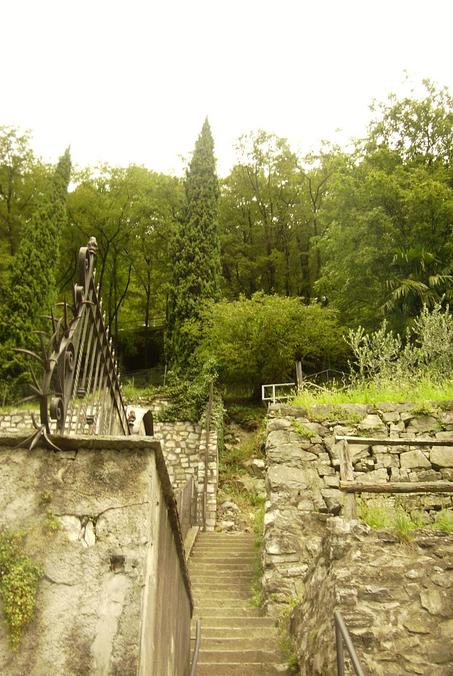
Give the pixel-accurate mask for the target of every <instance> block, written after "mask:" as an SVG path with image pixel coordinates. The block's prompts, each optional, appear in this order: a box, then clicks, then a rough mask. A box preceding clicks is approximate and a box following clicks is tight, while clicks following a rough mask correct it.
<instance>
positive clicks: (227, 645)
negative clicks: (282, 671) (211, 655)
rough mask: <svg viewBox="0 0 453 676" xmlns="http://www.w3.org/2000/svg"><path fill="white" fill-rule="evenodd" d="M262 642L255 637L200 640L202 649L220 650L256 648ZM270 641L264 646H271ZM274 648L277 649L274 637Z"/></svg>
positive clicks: (204, 638)
mask: <svg viewBox="0 0 453 676" xmlns="http://www.w3.org/2000/svg"><path fill="white" fill-rule="evenodd" d="M260 644H262V641H261V640H260V639H257V638H256V637H253V636H252V637H250V636H249V637H247V638H243V637H242V638H236V637H235V638H206V637H203V638H202V640H201V648H202V650H221V651H230V652H231V651H232V650H236V651H241V650H256V648H257V646H258V647H259V645H260ZM271 644H272V641H266V647H267V648H271ZM275 650H278V643H277V640H276V639H275Z"/></svg>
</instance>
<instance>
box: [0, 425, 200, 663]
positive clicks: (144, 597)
mask: <svg viewBox="0 0 453 676" xmlns="http://www.w3.org/2000/svg"><path fill="white" fill-rule="evenodd" d="M22 438H23V437H22ZM19 440H20V437H19V436H18V435H3V436H2V437H0V466H1V473H2V485H1V490H0V525H1V527H3V528H8V529H11V530H19V529H21V530H25V531H26V533H27V537H26V549H27V552H28V553H29V555H30V556H32V557H33V558H34V559H35V560H37V561H39V562H40V563H41V564H42V566H43V569H44V576H43V578H42V580H41V582H40V585H39V591H38V597H37V607H36V610H35V613H34V617H33V620H32V622H31V623H30V624H29V625H28V627H27V628H26V629H25V632H24V636H23V639H22V642H21V645H20V647H19V649H18V651H17V653H12V652H11V649H10V647H9V645H8V635H7V629H6V627H5V624H4V622H0V673H4V674H8V676H19V675H20V676H22V675H23V674H31V675H34V676H42V675H43V674H49V675H53V674H55V675H56V674H65V676H72V675H74V676H75V675H78V676H81V675H82V674H84V675H85V674H96V675H98V674H99V675H100V674H115V675H118V676H119V675H120V674H121V676H128V675H132V674H134V675H135V674H137V673H140V674H143V675H145V674H146V676H148V674H152V675H154V676H161V674H164V673H165V674H174V675H175V676H180V675H184V674H186V673H187V670H188V666H189V665H188V660H189V641H190V637H189V629H190V616H191V610H192V601H191V595H190V585H189V581H188V575H187V569H186V566H185V561H184V551H183V546H182V542H181V538H180V533H179V527H178V519H177V515H176V510H175V503H174V498H173V494H172V490H171V486H170V482H169V478H168V474H167V472H166V468H165V462H164V459H163V457H162V454H161V450H160V446H159V443H157V442H156V441H155V440H153V439H150V438H125V437H116V438H112V437H109V438H103V437H97V438H93V437H91V438H87V437H71V438H69V439H63V438H61V439H58V440H57V444H58V445H59V446H60V447H61V448H63V449H64V450H63V451H62V452H54V451H52V450H48V449H45V448H37V449H35V450H33V451H31V452H30V451H28V450H24V449H22V448H17V449H15V448H13V447H12V446H13V444H15V443H17V442H18V441H19ZM49 524H50V525H51V527H49ZM55 528H56V530H55ZM164 600H165V601H164Z"/></svg>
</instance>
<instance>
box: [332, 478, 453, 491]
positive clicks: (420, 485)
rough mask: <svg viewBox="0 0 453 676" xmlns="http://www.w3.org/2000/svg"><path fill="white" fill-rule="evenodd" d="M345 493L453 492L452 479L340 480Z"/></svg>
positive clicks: (341, 488)
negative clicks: (365, 481)
mask: <svg viewBox="0 0 453 676" xmlns="http://www.w3.org/2000/svg"><path fill="white" fill-rule="evenodd" d="M340 490H342V491H345V493H453V481H389V482H388V483H382V484H363V483H362V484H360V483H356V482H354V481H340Z"/></svg>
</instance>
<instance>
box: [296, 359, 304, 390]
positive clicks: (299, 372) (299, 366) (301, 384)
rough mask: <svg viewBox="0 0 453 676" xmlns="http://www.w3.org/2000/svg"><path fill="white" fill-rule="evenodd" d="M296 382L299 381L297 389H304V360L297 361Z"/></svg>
mask: <svg viewBox="0 0 453 676" xmlns="http://www.w3.org/2000/svg"><path fill="white" fill-rule="evenodd" d="M296 383H297V390H298V391H299V390H303V389H304V376H303V373H302V362H301V361H300V360H299V361H296Z"/></svg>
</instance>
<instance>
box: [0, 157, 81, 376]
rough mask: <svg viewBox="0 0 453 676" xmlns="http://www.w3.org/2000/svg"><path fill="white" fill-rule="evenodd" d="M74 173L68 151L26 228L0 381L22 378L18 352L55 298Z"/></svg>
mask: <svg viewBox="0 0 453 676" xmlns="http://www.w3.org/2000/svg"><path fill="white" fill-rule="evenodd" d="M70 173H71V159H70V154H69V149H67V150H66V152H65V153H64V154H63V155H62V156H61V158H60V159H59V162H58V164H57V167H56V169H55V172H54V174H53V175H52V177H51V179H50V185H49V189H48V190H47V191H46V194H45V195H43V198H42V202H41V204H40V205H39V207H38V208H37V209H36V211H35V212H34V213H33V215H32V217H31V218H30V220H29V222H28V223H26V225H25V228H24V232H23V237H22V240H21V242H20V244H19V248H18V251H17V254H16V256H15V258H14V268H13V270H12V271H11V275H10V282H9V286H8V288H7V290H6V299H5V300H6V302H5V307H4V311H3V316H2V318H1V320H0V379H2V380H3V379H4V380H6V381H8V382H9V383H10V385H11V383H12V382H13V381H15V380H16V379H17V378H19V379H20V378H21V377H22V376H23V371H24V360H23V358H22V357H21V356H20V355H19V354H18V353H16V352H14V348H18V347H22V348H31V347H32V346H33V345H34V344H35V343H36V335H35V334H34V333H33V332H34V331H36V330H38V329H41V328H43V326H45V324H44V322H45V320H43V318H42V315H43V314H48V313H49V311H50V308H51V306H52V305H53V304H54V303H55V301H56V299H57V291H56V281H55V275H56V270H57V265H58V258H59V242H60V238H61V231H62V228H63V227H64V223H65V220H66V194H67V188H68V183H69V178H70ZM46 328H47V327H46Z"/></svg>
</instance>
